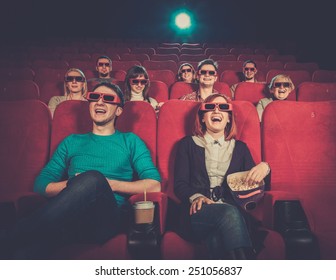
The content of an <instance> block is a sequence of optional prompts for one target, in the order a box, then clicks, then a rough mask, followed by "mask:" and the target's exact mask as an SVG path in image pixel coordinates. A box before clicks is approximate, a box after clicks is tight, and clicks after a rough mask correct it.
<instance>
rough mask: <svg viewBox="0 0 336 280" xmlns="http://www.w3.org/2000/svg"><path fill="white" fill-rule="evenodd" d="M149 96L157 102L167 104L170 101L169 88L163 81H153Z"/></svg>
mask: <svg viewBox="0 0 336 280" xmlns="http://www.w3.org/2000/svg"><path fill="white" fill-rule="evenodd" d="M148 94H149V96H150V97H153V98H154V99H156V101H157V102H166V101H167V100H168V99H169V90H168V86H167V84H165V83H164V82H161V81H151V83H150V87H149V90H148Z"/></svg>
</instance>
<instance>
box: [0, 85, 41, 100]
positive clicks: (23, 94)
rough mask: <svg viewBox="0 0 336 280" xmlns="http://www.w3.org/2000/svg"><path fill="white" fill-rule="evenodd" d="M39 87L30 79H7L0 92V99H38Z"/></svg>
mask: <svg viewBox="0 0 336 280" xmlns="http://www.w3.org/2000/svg"><path fill="white" fill-rule="evenodd" d="M39 97H40V89H39V87H38V85H37V84H36V83H35V82H33V81H32V80H9V81H7V82H6V83H5V85H4V89H3V91H2V92H0V100H7V101H10V100H24V99H36V100H37V99H39Z"/></svg>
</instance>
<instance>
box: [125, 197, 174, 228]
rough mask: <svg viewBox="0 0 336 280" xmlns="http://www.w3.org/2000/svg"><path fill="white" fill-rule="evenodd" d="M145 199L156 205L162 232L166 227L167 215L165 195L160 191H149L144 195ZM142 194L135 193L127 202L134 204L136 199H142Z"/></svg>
mask: <svg viewBox="0 0 336 280" xmlns="http://www.w3.org/2000/svg"><path fill="white" fill-rule="evenodd" d="M146 197H147V200H149V201H153V202H155V203H156V204H157V205H158V213H159V215H158V216H159V223H160V233H161V234H163V233H164V231H165V227H166V216H167V203H168V202H167V201H168V200H167V195H166V194H164V193H162V192H151V193H147V195H146ZM143 200H144V195H143V194H142V193H141V194H135V195H132V196H131V197H130V198H129V202H130V203H131V204H134V203H135V202H137V201H143Z"/></svg>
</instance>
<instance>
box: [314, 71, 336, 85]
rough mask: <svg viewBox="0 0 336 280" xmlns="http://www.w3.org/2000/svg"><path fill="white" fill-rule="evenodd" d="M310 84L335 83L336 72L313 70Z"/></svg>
mask: <svg viewBox="0 0 336 280" xmlns="http://www.w3.org/2000/svg"><path fill="white" fill-rule="evenodd" d="M312 82H316V83H335V82H336V71H334V70H322V69H320V70H315V71H314V72H313V76H312Z"/></svg>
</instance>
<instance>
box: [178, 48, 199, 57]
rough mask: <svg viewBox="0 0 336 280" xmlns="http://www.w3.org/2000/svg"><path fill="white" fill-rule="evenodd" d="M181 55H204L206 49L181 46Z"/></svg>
mask: <svg viewBox="0 0 336 280" xmlns="http://www.w3.org/2000/svg"><path fill="white" fill-rule="evenodd" d="M180 51H181V55H182V54H193V55H198V54H201V55H204V50H203V48H185V47H183V48H181V50H180Z"/></svg>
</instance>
